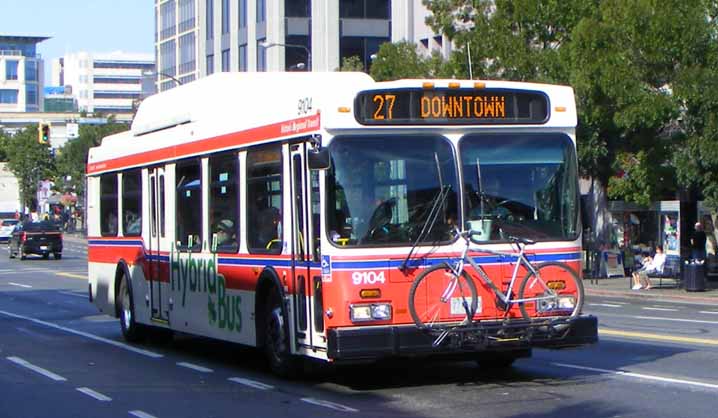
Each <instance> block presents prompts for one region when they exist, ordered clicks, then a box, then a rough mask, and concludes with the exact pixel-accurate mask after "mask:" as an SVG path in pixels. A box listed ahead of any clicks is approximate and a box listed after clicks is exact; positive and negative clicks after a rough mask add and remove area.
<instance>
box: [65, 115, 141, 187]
mask: <svg viewBox="0 0 718 418" xmlns="http://www.w3.org/2000/svg"><path fill="white" fill-rule="evenodd" d="M128 128H129V127H128V126H127V125H126V124H122V123H115V122H114V121H113V120H111V119H110V120H109V121H108V123H107V124H103V125H80V131H79V136H78V137H77V138H74V139H71V140H69V141H67V142H66V143H65V145H64V146H63V147H62V148H61V149H60V153H59V155H58V156H57V162H56V165H57V174H58V176H59V177H61V178H67V176H70V181H69V183H67V184H66V185H67V186H68V187H70V188H71V189H73V190H74V191H75V192H76V193H77V194H78V195H80V196H84V193H85V167H86V165H87V155H88V153H89V151H90V148H92V147H95V146H98V145H100V142H101V141H102V138H104V137H105V136H107V135H111V134H114V133H117V132H122V131H125V130H127V129H128Z"/></svg>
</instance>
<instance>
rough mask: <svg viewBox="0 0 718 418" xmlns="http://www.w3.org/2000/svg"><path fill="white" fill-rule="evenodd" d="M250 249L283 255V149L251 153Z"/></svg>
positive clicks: (269, 147)
mask: <svg viewBox="0 0 718 418" xmlns="http://www.w3.org/2000/svg"><path fill="white" fill-rule="evenodd" d="M246 182H247V206H248V209H247V212H248V214H247V245H248V247H249V251H250V252H253V253H269V254H279V253H281V252H282V246H283V244H282V225H281V214H282V213H283V212H282V149H281V145H279V144H276V145H275V144H271V145H264V146H261V147H256V148H252V149H250V150H249V151H247V176H246Z"/></svg>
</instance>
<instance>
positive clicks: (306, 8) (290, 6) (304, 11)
mask: <svg viewBox="0 0 718 418" xmlns="http://www.w3.org/2000/svg"><path fill="white" fill-rule="evenodd" d="M284 15H285V16H286V17H311V15H312V13H311V1H310V0H284Z"/></svg>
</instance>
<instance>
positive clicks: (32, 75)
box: [25, 60, 37, 81]
mask: <svg viewBox="0 0 718 418" xmlns="http://www.w3.org/2000/svg"><path fill="white" fill-rule="evenodd" d="M25 81H37V61H34V60H26V61H25Z"/></svg>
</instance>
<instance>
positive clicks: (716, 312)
mask: <svg viewBox="0 0 718 418" xmlns="http://www.w3.org/2000/svg"><path fill="white" fill-rule="evenodd" d="M698 313H702V314H708V315H718V311H698Z"/></svg>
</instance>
